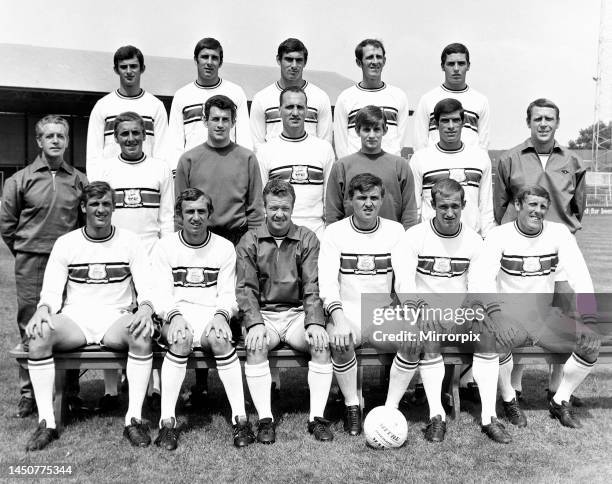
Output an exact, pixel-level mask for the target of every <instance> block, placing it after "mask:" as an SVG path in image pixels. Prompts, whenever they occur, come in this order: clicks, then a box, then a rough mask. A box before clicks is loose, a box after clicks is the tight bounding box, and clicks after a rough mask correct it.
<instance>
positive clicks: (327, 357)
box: [310, 345, 331, 365]
mask: <svg viewBox="0 0 612 484" xmlns="http://www.w3.org/2000/svg"><path fill="white" fill-rule="evenodd" d="M310 361H312V362H313V363H318V364H320V365H325V364H327V363H331V352H330V351H329V348H325V349H324V350H319V351H317V350H316V349H315V347H314V346H312V345H311V346H310Z"/></svg>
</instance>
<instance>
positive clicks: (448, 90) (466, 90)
mask: <svg viewBox="0 0 612 484" xmlns="http://www.w3.org/2000/svg"><path fill="white" fill-rule="evenodd" d="M440 87H441V88H442V90H443V91H446V92H452V93H455V94H457V93H461V92H468V91H469V89H470V86H468V85H467V84H466V85H465V87H464V88H463V89H451V88H450V87H446V86H445V85H444V84H442V86H440Z"/></svg>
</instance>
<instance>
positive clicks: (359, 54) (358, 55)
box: [355, 39, 387, 62]
mask: <svg viewBox="0 0 612 484" xmlns="http://www.w3.org/2000/svg"><path fill="white" fill-rule="evenodd" d="M366 45H371V46H372V47H378V48H379V49H382V51H383V55H387V54H386V51H385V46H384V45H383V43H382V41H380V40H378V39H363V40H362V41H361V42H359V43H358V44H357V47H355V59H356V60H358V61H360V62H361V61H362V60H363V48H364V47H365V46H366Z"/></svg>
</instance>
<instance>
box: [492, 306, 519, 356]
mask: <svg viewBox="0 0 612 484" xmlns="http://www.w3.org/2000/svg"><path fill="white" fill-rule="evenodd" d="M487 319H489V320H490V321H491V325H490V327H491V328H493V329H492V331H493V332H494V334H495V339H496V340H497V342H498V343H499V344H500V345H502V346H503V347H504V348H512V346H513V345H514V341H515V339H516V337H517V335H518V331H517V329H516V328H517V324H518V323H517V322H516V321H514V320H513V319H512V318H508V317H505V316H504V315H503V314H502V313H501V312H500V311H497V312H495V313H493V314H492V315H491V316H490V317H489V316H486V317H485V321H486V320H487ZM485 326H486V323H485ZM487 327H489V326H487Z"/></svg>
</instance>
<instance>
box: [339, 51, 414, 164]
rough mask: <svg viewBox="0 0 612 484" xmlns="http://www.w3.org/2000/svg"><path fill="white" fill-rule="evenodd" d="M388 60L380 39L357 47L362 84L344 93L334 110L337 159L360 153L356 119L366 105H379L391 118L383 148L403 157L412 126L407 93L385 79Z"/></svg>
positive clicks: (356, 53)
mask: <svg viewBox="0 0 612 484" xmlns="http://www.w3.org/2000/svg"><path fill="white" fill-rule="evenodd" d="M386 61H387V58H386V57H385V47H384V46H383V44H382V42H381V41H380V40H375V39H365V40H362V41H361V42H359V44H357V47H356V48H355V62H356V63H357V66H358V67H359V68H361V73H362V78H361V81H360V82H358V83H357V84H355V85H354V86H353V87H349V88H348V89H346V90H344V91H342V92H341V93H340V95H339V96H338V100H337V101H336V106H335V111H334V146H335V148H336V156H337V157H338V158H343V157H345V156H348V155H350V154H352V153H355V151H359V148H360V147H361V142H360V140H359V136H358V135H357V133H356V132H355V130H354V128H355V116H356V115H357V112H358V111H359V110H360V109H361V108H362V107H364V106H367V105H369V104H373V105H375V106H379V107H380V108H381V109H382V110H383V111H384V112H385V116H386V118H387V124H388V126H389V129H388V131H387V133H386V134H385V136H384V138H383V143H382V147H383V149H384V150H385V151H386V152H387V153H391V154H392V155H400V154H401V151H402V147H403V146H404V138H405V136H406V129H407V126H408V117H409V115H410V113H409V110H408V100H407V99H406V94H404V92H403V91H402V90H401V89H399V88H397V87H394V86H391V85H389V84H386V83H385V82H383V80H382V71H383V68H384V67H385V63H386Z"/></svg>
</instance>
